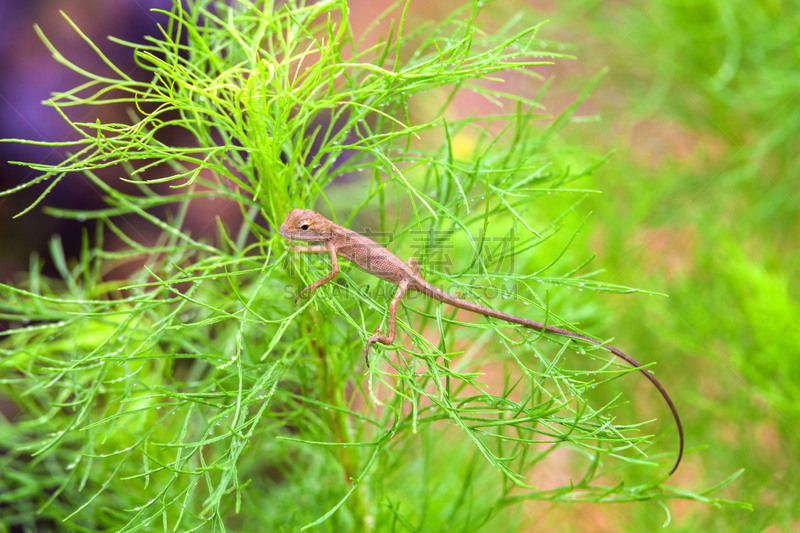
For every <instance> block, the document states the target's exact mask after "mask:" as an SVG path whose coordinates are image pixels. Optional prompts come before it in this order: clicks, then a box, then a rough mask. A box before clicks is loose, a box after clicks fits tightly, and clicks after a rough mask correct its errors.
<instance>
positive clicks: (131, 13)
mask: <svg viewBox="0 0 800 533" xmlns="http://www.w3.org/2000/svg"><path fill="white" fill-rule="evenodd" d="M171 6H172V2H171V1H170V0H113V1H109V0H57V1H52V0H50V1H42V0H26V1H24V2H20V1H19V0H0V138H20V139H31V140H47V141H66V140H70V139H74V138H75V132H74V131H72V130H71V129H70V128H69V127H68V126H67V124H66V123H65V122H64V121H63V119H62V118H61V117H60V116H58V114H57V112H56V111H55V110H54V109H53V108H51V107H46V106H43V105H42V101H44V100H47V99H48V98H49V97H50V95H51V93H53V92H54V91H64V90H68V89H70V88H72V87H74V86H76V85H77V84H79V83H81V82H82V81H84V80H83V78H81V77H80V76H78V75H77V74H75V73H74V72H72V71H70V70H69V69H67V68H66V67H64V66H62V65H60V64H58V63H57V62H56V61H55V60H53V58H52V57H51V56H50V52H49V51H48V50H47V48H46V47H45V45H44V44H43V43H42V42H41V40H40V39H39V38H38V36H37V35H36V32H35V31H34V28H33V26H34V24H38V25H39V26H40V27H41V28H42V30H43V32H44V33H45V35H46V36H47V38H48V39H49V40H50V41H51V42H52V43H53V44H54V45H55V46H56V47H57V48H58V50H60V51H61V52H62V53H63V54H64V55H65V56H66V57H67V58H68V59H70V60H71V61H73V62H75V63H76V64H78V65H80V66H81V67H83V68H86V69H87V70H91V71H96V72H97V71H99V72H104V70H103V65H102V64H101V61H100V60H99V59H98V57H97V55H96V54H95V53H94V52H93V51H92V50H91V48H90V47H89V46H88V45H87V44H86V43H85V42H84V41H83V40H82V39H81V38H80V36H79V35H78V34H77V33H75V31H74V30H73V29H72V28H71V27H70V26H69V25H68V24H67V22H66V20H64V18H63V17H62V15H61V13H60V11H63V12H64V13H66V14H67V15H68V16H69V17H70V18H71V19H72V20H73V21H74V22H75V23H76V24H77V26H78V27H79V28H80V29H81V30H82V31H83V32H84V33H85V34H86V35H87V36H88V37H89V38H90V39H92V40H93V41H94V42H95V43H96V44H97V45H98V46H99V47H100V48H101V49H102V50H103V51H104V53H106V54H107V55H108V56H109V58H110V59H111V60H112V61H113V62H114V63H115V64H117V65H118V66H120V67H121V68H122V70H123V71H125V72H128V73H129V74H131V75H132V76H134V77H137V78H144V77H145V75H144V74H143V73H141V72H138V73H137V68H136V66H135V64H134V62H133V58H132V55H131V50H130V49H129V48H125V47H122V46H118V45H115V44H113V43H110V42H109V41H108V40H107V36H108V35H114V36H116V37H119V38H122V39H125V40H128V41H133V42H143V36H144V35H148V34H152V33H154V31H155V30H156V24H157V23H159V22H163V21H165V20H166V17H164V16H163V15H161V14H159V13H153V12H151V11H150V10H151V9H152V8H162V9H167V10H168V9H170V7H171ZM97 111H98V110H97V109H96V108H88V107H87V108H72V115H71V116H72V118H73V119H74V120H94V118H95V116H96V113H97ZM120 111H122V110H120ZM104 113H107V111H104ZM63 153H64V152H63V151H58V150H54V149H51V148H44V147H37V146H31V145H22V144H16V143H14V144H12V143H0V190H6V189H9V188H12V187H16V186H18V185H20V184H21V183H24V182H26V181H28V180H30V179H32V178H34V177H36V175H37V173H36V172H34V171H31V170H29V169H27V168H25V167H21V166H18V165H11V164H9V163H8V161H34V162H47V163H56V162H58V161H59V160H60V159H61V158H63ZM43 190H44V187H43V186H42V187H39V186H36V187H33V188H32V189H31V190H28V191H25V192H22V193H18V194H13V195H11V196H2V197H0V280H3V281H4V280H8V279H9V278H10V277H11V276H13V274H14V273H15V272H19V271H20V270H27V268H28V263H29V256H30V254H31V253H32V252H36V251H38V252H40V255H42V256H44V257H47V256H48V255H49V252H48V242H49V240H50V238H51V237H52V236H53V235H54V234H60V235H61V236H62V239H63V241H64V246H65V248H66V249H67V252H68V255H74V254H75V252H76V251H77V250H78V249H79V246H80V227H81V226H86V225H88V223H79V222H76V221H70V220H61V219H56V218H53V217H51V216H47V215H45V214H43V213H42V209H41V206H42V205H48V206H55V207H65V208H73V209H75V208H85V207H89V208H91V207H97V206H100V205H102V202H101V200H100V197H99V196H98V194H97V193H96V192H95V191H94V190H93V189H92V188H91V187H89V186H88V185H87V184H86V182H85V180H82V179H68V180H63V181H62V182H61V183H59V185H57V186H56V188H55V190H54V191H53V193H51V194H50V195H49V196H48V198H47V199H46V200H45V202H44V204H40V206H39V207H37V208H36V209H34V210H33V211H31V212H30V213H28V214H26V215H23V216H21V217H19V218H16V219H14V218H12V217H13V216H14V215H15V214H17V213H19V212H20V211H21V210H22V209H24V208H25V207H26V206H28V205H29V204H30V202H32V201H33V200H34V199H35V198H36V197H37V196H38V195H39V194H40V193H41V192H42V191H43Z"/></svg>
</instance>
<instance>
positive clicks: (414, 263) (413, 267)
mask: <svg viewBox="0 0 800 533" xmlns="http://www.w3.org/2000/svg"><path fill="white" fill-rule="evenodd" d="M408 266H410V267H411V270H413V271H414V275H415V276H419V275H420V272H419V261H417V260H416V259H414V258H413V257H409V258H408Z"/></svg>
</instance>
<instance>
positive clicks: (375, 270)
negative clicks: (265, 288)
mask: <svg viewBox="0 0 800 533" xmlns="http://www.w3.org/2000/svg"><path fill="white" fill-rule="evenodd" d="M278 233H279V234H280V235H281V237H284V238H286V239H290V240H293V241H304V242H311V243H316V244H312V245H311V246H295V247H294V251H295V252H296V253H299V252H310V253H325V252H327V253H328V254H329V256H330V258H331V271H330V272H329V273H328V274H326V275H325V276H323V277H322V278H320V279H318V280H317V281H315V282H314V283H312V284H311V285H309V286H308V287H306V288H305V289H303V290H302V291H300V293H298V295H297V298H295V301H297V299H299V298H300V297H301V296H302V295H303V294H305V293H308V294H309V296H311V294H312V293H313V292H314V291H315V290H317V289H318V288H319V287H320V286H322V285H324V284H325V283H328V282H329V281H331V280H332V279H333V278H335V277H336V276H337V275H338V274H339V260H338V257H337V256H341V257H344V258H345V259H348V260H349V261H351V262H353V263H355V264H356V265H358V266H359V267H361V268H362V269H364V270H365V271H366V272H368V273H370V274H372V275H373V276H376V277H379V278H381V279H383V280H386V281H388V282H390V283H393V284H395V285H397V292H396V293H395V295H394V298H392V301H391V303H390V304H389V325H388V327H387V331H386V335H383V334H381V332H380V331H377V332H376V333H375V335H372V336H371V337H370V338H369V339H367V346H366V349H365V351H364V354H365V355H368V354H369V348H370V346H371V345H372V344H373V343H375V342H378V343H381V344H385V345H390V344H392V343H393V342H394V337H395V332H396V330H397V322H396V314H397V305H398V304H399V303H400V300H401V299H402V298H403V295H405V293H406V291H408V290H412V291H417V292H421V293H422V294H424V295H425V296H428V297H429V298H433V299H434V300H438V301H440V302H444V303H446V304H449V305H452V306H454V307H459V308H461V309H465V310H467V311H471V312H473V313H478V314H481V315H485V316H488V317H492V318H499V319H500V320H505V321H506V322H511V323H512V324H518V325H520V326H525V327H526V328H531V329H535V330H537V331H544V332H547V333H554V334H557V335H563V336H565V337H572V338H574V339H581V340H584V341H586V342H590V343H592V344H596V345H598V346H601V347H603V348H605V349H607V350H609V351H610V352H611V353H613V354H614V355H616V356H617V357H619V358H620V359H623V360H624V361H626V362H627V363H628V364H630V365H632V366H633V367H635V368H638V369H639V371H640V372H641V373H642V374H644V375H645V377H647V379H649V380H650V382H651V383H652V384H653V385H654V386H655V388H656V389H658V392H659V393H661V396H662V397H663V398H664V401H665V402H666V403H667V405H668V406H669V409H670V411H671V412H672V417H673V418H674V419H675V425H676V426H677V427H678V436H679V438H680V447H679V450H678V458H677V460H676V461H675V465H674V466H673V467H672V470H671V471H670V473H669V474H670V475H672V473H673V472H675V470H677V469H678V465H679V464H680V462H681V458H682V457H683V447H684V442H683V441H684V438H683V425H682V424H681V419H680V416H679V415H678V410H677V409H676V408H675V404H673V403H672V399H671V398H670V396H669V394H667V391H666V390H665V389H664V387H663V386H662V385H661V383H660V382H659V381H658V380H657V379H656V378H655V376H653V374H651V373H650V371H648V370H647V369H646V368H642V365H640V364H639V363H638V362H637V361H636V360H635V359H634V358H632V357H631V356H629V355H628V354H626V353H624V352H622V351H621V350H618V349H617V348H614V347H613V346H609V345H608V344H605V343H603V342H601V341H599V340H597V339H594V338H592V337H588V336H586V335H581V334H578V333H573V332H571V331H568V330H566V329H561V328H557V327H554V326H548V325H546V324H542V323H541V322H536V321H534V320H528V319H526V318H521V317H518V316H515V315H511V314H508V313H503V312H502V311H497V310H496V309H491V308H489V307H484V306H482V305H478V304H475V303H472V302H469V301H467V300H462V299H461V298H458V297H456V296H453V295H452V294H450V293H447V292H445V291H443V290H441V289H439V288H437V287H435V286H433V285H431V284H430V283H428V282H427V281H425V280H424V279H423V278H422V275H421V274H420V270H419V263H418V262H417V260H416V259H414V258H411V259H409V260H408V263H405V262H404V261H403V260H402V259H400V258H399V257H397V256H396V255H394V254H393V253H392V252H390V251H389V250H388V249H387V248H385V247H384V246H381V245H380V244H378V243H376V242H375V241H373V240H372V239H370V238H369V237H365V236H364V235H361V234H360V233H356V232H355V231H353V230H349V229H347V228H345V227H342V226H339V225H338V224H335V223H333V222H331V221H330V220H328V219H327V218H325V217H324V216H322V215H320V214H319V213H317V212H316V211H312V210H311V209H292V210H291V211H290V212H289V214H288V215H286V220H284V221H283V224H281V227H280V228H279V229H278Z"/></svg>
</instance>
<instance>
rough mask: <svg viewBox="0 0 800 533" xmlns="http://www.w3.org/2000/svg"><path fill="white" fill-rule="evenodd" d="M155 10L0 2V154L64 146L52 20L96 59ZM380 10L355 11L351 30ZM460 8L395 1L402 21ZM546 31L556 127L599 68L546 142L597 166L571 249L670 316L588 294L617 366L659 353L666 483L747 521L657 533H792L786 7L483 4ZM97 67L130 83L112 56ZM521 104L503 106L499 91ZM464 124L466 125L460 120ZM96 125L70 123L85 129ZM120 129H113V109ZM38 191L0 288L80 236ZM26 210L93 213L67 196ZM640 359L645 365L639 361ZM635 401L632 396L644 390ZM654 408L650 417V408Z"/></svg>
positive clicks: (12, 240) (1, 233)
mask: <svg viewBox="0 0 800 533" xmlns="http://www.w3.org/2000/svg"><path fill="white" fill-rule="evenodd" d="M170 4H171V3H170V2H167V1H163V0H48V1H34V0H28V1H26V2H18V1H14V0H0V137H4V138H27V139H43V140H50V141H53V140H68V139H70V138H71V137H70V136H71V134H72V132H70V131H69V130H68V129H67V128H66V126H65V124H64V123H63V121H61V120H60V118H59V117H58V116H57V114H56V113H55V111H54V110H52V109H51V108H47V107H43V106H41V105H40V102H41V101H42V100H45V99H46V98H47V97H48V96H49V95H50V93H51V92H53V91H59V90H66V89H69V88H71V87H73V86H74V85H76V84H77V83H79V82H80V80H79V79H77V78H76V77H75V75H74V74H73V73H71V72H69V71H67V70H66V69H65V68H63V67H61V66H59V65H58V64H57V63H55V62H54V61H53V60H52V59H51V58H50V55H49V52H48V51H47V50H46V48H45V47H44V45H42V44H41V42H40V41H39V39H38V37H37V36H36V34H35V32H34V30H33V24H34V23H36V24H38V25H40V26H41V27H42V29H43V30H44V32H45V33H46V34H47V36H48V37H49V38H50V39H51V40H52V42H53V43H54V44H55V45H56V46H57V47H58V48H59V49H61V50H63V51H65V52H68V53H70V54H71V55H70V58H71V59H72V60H73V61H75V62H77V63H79V64H81V63H82V62H85V63H83V64H86V65H87V66H90V65H92V64H93V63H92V62H94V61H96V56H94V55H93V54H92V53H91V51H90V50H89V49H88V48H87V47H86V46H85V45H83V43H82V42H81V41H80V38H79V37H78V36H77V35H76V34H75V32H74V31H72V30H71V29H70V28H69V27H68V26H67V25H66V23H65V22H64V20H63V18H62V17H61V16H60V15H59V10H63V11H64V12H66V13H67V14H69V16H70V17H71V18H72V19H73V20H74V21H75V22H76V23H77V25H78V26H79V27H80V28H81V29H82V30H83V31H84V32H85V33H86V34H87V35H88V36H89V37H90V38H92V39H93V40H94V41H95V42H98V43H103V42H106V41H105V40H104V37H105V36H106V35H109V34H111V35H115V36H117V37H120V38H123V39H126V40H129V41H134V42H136V41H141V40H142V38H143V36H144V35H146V34H148V33H152V32H153V31H155V27H156V24H157V23H158V22H160V21H163V16H161V15H159V14H157V13H152V12H151V11H150V8H153V7H161V8H167V9H168V8H169V5H170ZM387 4H388V2H385V1H383V0H381V1H374V0H353V1H351V2H350V6H351V16H352V18H353V22H354V26H355V28H356V29H358V28H359V27H366V26H367V25H368V24H369V23H370V22H371V21H372V20H374V18H375V16H376V15H377V14H378V13H379V12H381V11H382V10H383V9H384V7H385V5H387ZM459 4H461V2H455V1H452V0H447V1H444V0H440V1H439V2H430V1H416V0H415V1H412V2H411V7H410V9H409V13H410V14H411V20H414V19H417V20H424V19H425V18H430V17H437V16H441V15H442V14H443V13H447V12H450V11H451V10H452V8H453V6H455V5H459ZM523 8H526V9H530V10H532V11H533V12H534V13H535V16H536V17H538V18H540V19H541V20H549V22H548V23H547V24H546V25H545V27H544V28H543V29H542V30H541V33H540V36H542V37H544V38H546V39H548V40H555V41H560V42H563V43H565V45H566V51H568V52H570V53H572V54H574V55H575V56H576V58H575V59H566V60H561V61H558V62H557V64H556V65H554V66H553V67H551V68H548V69H541V70H540V72H541V73H542V74H543V75H545V76H546V77H548V78H550V79H551V86H550V89H549V91H548V93H547V95H546V96H545V98H544V99H543V103H544V104H545V106H547V111H548V112H550V113H552V114H553V115H554V116H555V115H557V114H558V113H559V112H560V111H561V110H562V109H563V108H564V107H565V106H566V105H568V104H569V103H570V102H571V101H572V100H574V98H575V97H576V96H577V94H578V93H579V92H580V91H581V90H582V89H583V88H584V87H585V86H586V84H587V83H588V82H589V81H590V80H591V79H592V78H593V77H594V76H595V75H597V74H598V73H599V72H601V71H602V70H603V69H606V68H607V69H608V73H607V74H606V75H605V76H604V78H603V79H602V81H601V82H600V84H599V85H598V86H597V88H596V89H595V90H594V92H593V94H592V97H591V98H590V99H589V100H588V101H587V102H586V104H585V105H584V107H583V108H582V109H581V111H580V112H579V113H578V115H579V116H581V117H586V120H581V121H577V122H576V123H575V124H572V125H571V126H570V127H568V128H566V129H565V130H564V132H563V134H562V137H563V142H565V143H569V144H571V145H575V146H581V147H584V148H585V149H586V150H587V151H590V152H592V153H596V154H604V153H608V152H611V151H613V152H614V155H613V157H612V158H611V159H610V161H609V162H608V163H606V164H605V165H603V166H602V167H601V168H600V169H599V170H598V171H597V172H596V173H595V175H594V176H592V177H591V178H590V179H589V180H588V183H586V185H587V187H588V186H590V187H594V188H597V189H600V190H602V191H603V194H602V195H599V196H595V197H592V198H590V199H589V200H588V202H589V206H590V209H591V211H592V212H593V213H594V214H593V216H592V218H591V221H590V227H589V231H588V232H587V233H589V234H590V235H591V237H589V238H588V239H587V242H586V243H585V246H587V248H588V249H590V250H591V251H593V252H596V253H597V254H598V259H597V260H596V263H595V265H597V266H602V267H603V268H604V269H605V270H606V272H605V273H604V274H603V276H602V277H603V279H604V280H607V281H611V282H618V283H624V284H627V285H631V286H636V287H642V288H646V289H651V290H654V291H659V292H665V293H668V294H669V298H659V297H648V296H625V297H621V296H614V295H592V296H591V297H592V298H596V299H597V300H598V305H602V306H603V308H604V309H605V310H606V313H607V315H608V317H607V324H608V329H609V330H610V331H614V330H618V331H619V332H620V333H619V335H624V337H625V345H626V347H627V348H628V350H629V351H630V352H631V353H636V354H647V353H653V352H658V354H659V356H658V357H653V359H658V360H659V361H661V364H659V365H658V368H657V372H658V376H659V378H660V379H661V380H662V382H664V383H665V384H669V385H668V388H669V390H670V392H671V394H672V395H673V397H674V398H675V400H676V403H677V404H678V405H679V406H680V409H681V412H682V415H683V417H684V418H685V423H686V426H687V427H686V431H687V436H688V446H689V448H690V453H689V454H688V456H687V457H686V459H685V464H684V465H683V467H682V468H681V469H680V470H679V471H678V473H677V474H676V476H675V477H674V478H673V479H672V480H671V483H673V484H675V485H677V486H686V487H690V488H693V489H699V488H701V487H708V486H711V485H713V484H714V483H716V482H718V481H721V480H722V479H724V478H726V477H728V476H729V475H731V474H732V473H734V472H736V471H737V470H739V469H744V473H743V475H742V476H741V477H740V478H739V479H738V480H737V481H736V482H735V483H734V484H733V485H731V486H729V487H727V488H726V489H725V490H724V495H725V496H726V497H728V498H730V499H735V500H741V501H747V502H750V503H751V504H753V506H754V510H753V511H752V512H751V511H745V510H741V509H737V508H726V507H722V508H714V507H710V506H705V505H702V504H699V503H687V502H676V503H675V505H673V506H672V507H671V511H672V513H673V521H672V523H671V524H670V526H669V530H671V531H697V530H703V531H766V532H770V533H773V532H779V531H800V511H798V509H800V491H798V490H797V488H796V481H795V480H797V479H800V423H798V422H800V326H798V324H797V318H798V315H800V301H799V299H798V294H799V293H800V290H799V289H798V281H797V280H798V278H799V276H798V274H800V272H799V271H800V268H798V267H799V266H800V245H799V244H798V243H799V242H800V180H798V173H799V172H800V37H799V36H800V2H798V1H796V0H792V1H780V0H727V1H714V0H668V1H664V2H647V1H643V0H628V1H608V0H605V1H601V0H562V1H559V2H553V1H532V0H528V1H519V0H517V1H514V0H508V1H505V2H496V3H492V2H487V3H486V6H485V9H486V10H487V12H489V13H492V16H496V17H497V18H498V19H499V20H503V19H507V18H508V17H510V16H512V15H513V14H514V13H515V12H516V11H518V10H520V9H523ZM104 51H105V52H106V53H107V54H108V56H109V57H110V58H112V60H113V61H114V62H115V63H117V64H118V65H121V66H122V68H123V70H126V71H127V72H130V73H132V74H134V75H135V73H136V67H135V65H134V64H133V62H132V60H131V57H130V54H129V53H128V52H127V51H125V49H123V48H121V47H117V46H114V45H111V44H110V43H108V46H105V47H104ZM517 89H520V88H517ZM468 111H469V110H465V113H466V112H468ZM93 112H94V110H92V109H86V110H85V113H86V117H87V118H89V117H92V116H93V115H91V113H93ZM117 112H119V113H120V114H122V113H124V110H118V111H117ZM62 156H63V153H59V152H58V151H56V150H52V149H46V150H43V149H37V148H36V147H32V146H21V145H16V144H14V145H12V144H6V143H0V189H8V188H11V187H14V186H16V185H18V184H20V183H22V182H24V181H25V180H27V179H30V178H31V174H30V173H29V171H27V170H24V169H21V168H20V167H16V166H13V165H9V164H7V163H6V161H9V160H34V161H54V160H57V159H58V158H60V157H62ZM37 192H40V191H28V192H24V193H21V194H18V195H12V196H4V197H0V279H1V280H3V281H8V280H13V279H14V278H15V277H16V276H18V275H19V274H18V273H19V272H21V271H24V270H26V269H27V268H28V263H29V261H30V256H31V254H34V253H38V254H40V255H42V256H46V255H47V253H48V252H47V248H48V241H49V240H50V238H51V237H52V236H53V235H59V236H60V237H61V239H62V241H63V242H64V244H65V248H66V249H67V251H73V252H74V251H76V250H77V248H78V246H79V242H80V230H81V227H82V224H81V223H80V222H75V221H64V220H59V219H56V218H53V217H49V216H46V215H44V214H43V213H42V209H36V210H34V211H32V212H31V213H28V214H26V215H24V216H22V217H20V218H16V219H15V218H12V217H13V216H14V215H15V214H16V213H17V212H19V211H20V210H21V209H22V208H24V207H25V206H27V205H28V204H29V203H30V202H31V201H32V200H33V199H34V198H35V197H36V194H37ZM44 205H47V206H55V207H69V208H82V207H92V206H95V207H96V206H99V205H100V200H99V197H97V195H96V192H95V191H93V190H92V189H91V188H89V187H87V186H86V185H83V184H81V182H80V180H70V181H69V182H68V183H63V184H61V185H59V186H58V187H57V189H56V191H55V194H51V195H50V196H49V197H48V198H47V200H46V202H45V203H44ZM648 359H649V358H648ZM643 387H644V385H643ZM654 401H655V400H654ZM526 505H527V507H526V511H525V512H529V513H531V515H532V516H537V517H539V522H538V525H537V527H536V530H537V531H641V530H643V529H644V528H645V525H649V524H652V523H653V519H652V517H651V516H647V515H648V514H650V513H652V508H650V507H645V506H641V505H636V504H627V505H621V506H614V507H610V506H607V505H605V506H592V505H581V506H580V507H579V506H569V505H564V504H560V505H544V504H535V503H531V504H526Z"/></svg>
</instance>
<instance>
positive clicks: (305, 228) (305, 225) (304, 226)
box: [300, 224, 308, 231]
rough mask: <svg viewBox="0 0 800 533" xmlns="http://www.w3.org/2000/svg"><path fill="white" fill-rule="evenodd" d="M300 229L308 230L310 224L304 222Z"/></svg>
mask: <svg viewBox="0 0 800 533" xmlns="http://www.w3.org/2000/svg"><path fill="white" fill-rule="evenodd" d="M300 229H301V230H303V231H306V230H307V229H308V224H302V225H301V226H300Z"/></svg>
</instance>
